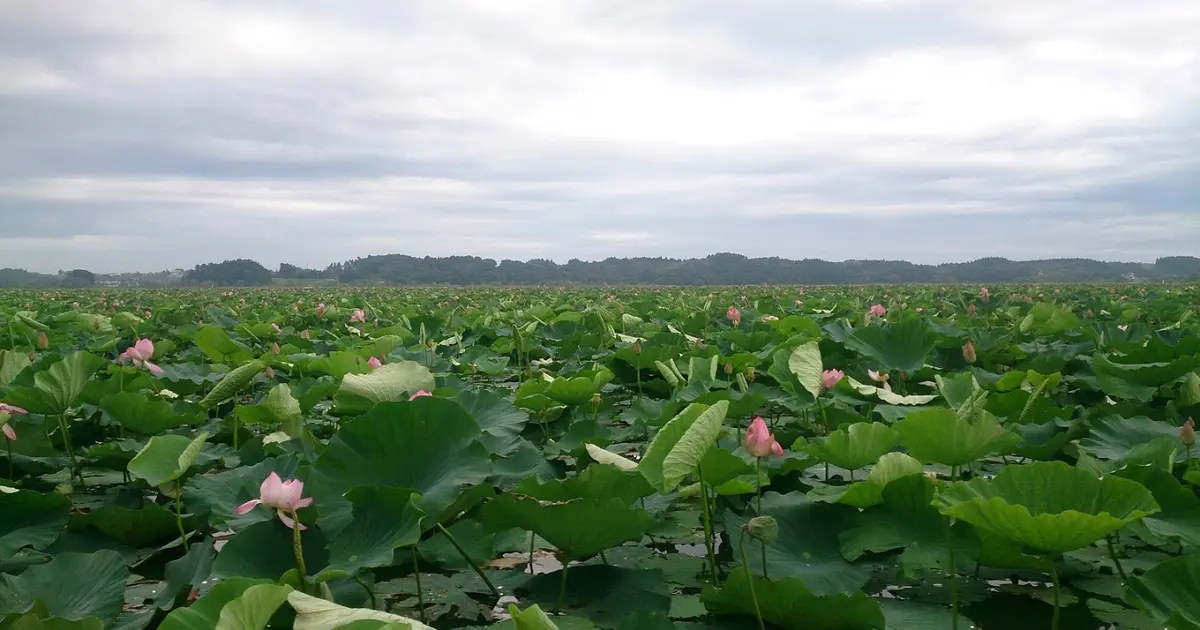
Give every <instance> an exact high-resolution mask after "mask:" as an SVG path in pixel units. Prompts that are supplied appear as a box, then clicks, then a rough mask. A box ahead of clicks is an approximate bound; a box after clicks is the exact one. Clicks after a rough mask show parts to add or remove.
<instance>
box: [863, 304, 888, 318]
mask: <svg viewBox="0 0 1200 630" xmlns="http://www.w3.org/2000/svg"><path fill="white" fill-rule="evenodd" d="M884 315H887V309H886V308H884V307H883V305H882V304H872V305H871V308H870V310H868V311H867V316H868V317H883V316H884Z"/></svg>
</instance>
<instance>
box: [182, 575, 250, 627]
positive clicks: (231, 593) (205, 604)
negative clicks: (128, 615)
mask: <svg viewBox="0 0 1200 630" xmlns="http://www.w3.org/2000/svg"><path fill="white" fill-rule="evenodd" d="M262 584H271V581H270V580H255V579H251V578H245V577H231V578H228V579H224V580H221V581H220V582H218V583H217V584H216V586H213V588H212V590H211V591H209V592H207V593H205V594H204V596H203V597H201V598H199V599H197V600H196V601H195V603H193V604H192V605H191V606H188V607H186V608H176V609H175V610H173V611H171V614H169V615H167V616H166V618H165V619H163V621H162V624H161V625H159V627H158V628H159V630H212V629H213V628H216V627H217V620H218V619H220V617H221V611H222V610H223V609H224V608H225V606H226V605H227V604H228V603H229V602H232V601H233V600H235V599H237V598H238V597H240V596H241V595H242V593H245V592H246V591H247V590H248V589H250V588H251V587H253V586H256V585H262Z"/></svg>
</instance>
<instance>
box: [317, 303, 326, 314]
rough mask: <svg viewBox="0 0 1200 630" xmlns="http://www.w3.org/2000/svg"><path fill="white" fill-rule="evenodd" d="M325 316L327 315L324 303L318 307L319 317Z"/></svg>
mask: <svg viewBox="0 0 1200 630" xmlns="http://www.w3.org/2000/svg"><path fill="white" fill-rule="evenodd" d="M324 314H325V303H324V302H322V303H320V304H318V305H317V315H324Z"/></svg>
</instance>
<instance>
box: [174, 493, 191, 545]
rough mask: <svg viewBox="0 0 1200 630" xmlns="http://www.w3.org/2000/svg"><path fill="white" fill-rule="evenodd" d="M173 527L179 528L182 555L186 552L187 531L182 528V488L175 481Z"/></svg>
mask: <svg viewBox="0 0 1200 630" xmlns="http://www.w3.org/2000/svg"><path fill="white" fill-rule="evenodd" d="M175 526H176V527H178V528H179V542H181V543H183V553H185V554H186V553H187V552H188V541H187V531H186V530H184V528H183V486H182V485H180V483H179V480H178V479H176V480H175Z"/></svg>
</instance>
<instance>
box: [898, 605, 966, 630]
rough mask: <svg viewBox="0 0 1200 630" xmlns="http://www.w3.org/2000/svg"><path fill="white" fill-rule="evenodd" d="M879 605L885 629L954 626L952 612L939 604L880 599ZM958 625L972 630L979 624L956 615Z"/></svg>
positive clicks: (934, 629)
mask: <svg viewBox="0 0 1200 630" xmlns="http://www.w3.org/2000/svg"><path fill="white" fill-rule="evenodd" d="M879 607H880V608H882V609H883V616H884V617H885V618H886V619H887V630H946V629H947V628H953V627H954V625H953V624H954V613H953V612H952V611H951V610H950V609H949V608H947V607H946V606H943V605H941V604H936V603H931V602H918V601H912V600H905V599H880V600H879ZM958 627H959V628H963V630H974V629H975V628H978V627H979V626H978V625H976V624H975V623H974V622H973V621H971V620H970V619H968V618H967V617H965V616H963V614H962V613H961V612H960V613H959V615H958Z"/></svg>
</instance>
